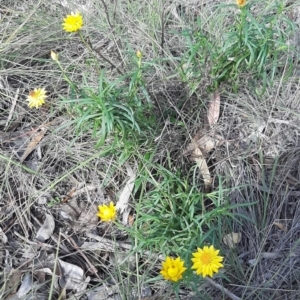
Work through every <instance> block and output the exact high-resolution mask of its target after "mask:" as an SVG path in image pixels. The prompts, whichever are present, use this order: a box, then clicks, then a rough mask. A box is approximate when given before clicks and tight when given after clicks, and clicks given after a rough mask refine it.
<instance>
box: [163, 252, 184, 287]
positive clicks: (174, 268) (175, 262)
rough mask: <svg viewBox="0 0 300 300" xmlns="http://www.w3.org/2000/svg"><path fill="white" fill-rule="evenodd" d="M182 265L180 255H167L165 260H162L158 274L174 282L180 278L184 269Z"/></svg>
mask: <svg viewBox="0 0 300 300" xmlns="http://www.w3.org/2000/svg"><path fill="white" fill-rule="evenodd" d="M183 265H184V261H183V260H181V259H180V257H177V258H176V259H174V258H172V257H170V256H167V258H166V260H165V261H163V262H162V270H161V271H160V274H161V275H162V276H163V277H164V279H166V280H170V281H174V282H176V281H178V280H180V279H181V278H182V274H183V273H184V271H185V270H186V268H185V267H184V266H183Z"/></svg>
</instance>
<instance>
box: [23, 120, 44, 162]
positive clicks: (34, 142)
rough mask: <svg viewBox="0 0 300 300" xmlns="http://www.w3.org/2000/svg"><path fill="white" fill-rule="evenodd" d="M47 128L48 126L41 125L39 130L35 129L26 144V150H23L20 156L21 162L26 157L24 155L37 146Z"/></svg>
mask: <svg viewBox="0 0 300 300" xmlns="http://www.w3.org/2000/svg"><path fill="white" fill-rule="evenodd" d="M47 130H48V127H46V126H43V127H40V129H39V131H37V132H36V133H35V134H33V136H32V139H31V141H30V143H29V144H28V146H27V148H26V150H25V151H24V153H23V155H22V157H21V162H23V161H24V160H25V159H26V157H27V156H28V155H29V154H30V153H31V152H32V151H33V150H34V149H35V148H36V147H37V145H38V144H39V142H40V141H41V140H42V138H43V137H44V135H45V133H46V132H47Z"/></svg>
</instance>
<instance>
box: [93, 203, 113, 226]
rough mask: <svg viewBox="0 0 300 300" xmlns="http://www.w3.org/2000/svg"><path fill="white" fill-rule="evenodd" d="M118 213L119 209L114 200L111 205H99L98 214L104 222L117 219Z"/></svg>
mask: <svg viewBox="0 0 300 300" xmlns="http://www.w3.org/2000/svg"><path fill="white" fill-rule="evenodd" d="M116 215H117V211H116V207H115V205H114V204H113V202H110V203H109V206H108V205H105V204H104V205H99V206H98V214H97V216H98V217H99V218H100V219H101V221H103V222H110V221H114V220H115V219H116Z"/></svg>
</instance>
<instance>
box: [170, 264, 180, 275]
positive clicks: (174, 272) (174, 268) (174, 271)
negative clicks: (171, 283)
mask: <svg viewBox="0 0 300 300" xmlns="http://www.w3.org/2000/svg"><path fill="white" fill-rule="evenodd" d="M177 274H178V270H177V268H176V267H175V266H174V265H172V266H171V267H170V268H168V275H169V276H170V277H171V278H173V277H176V276H177Z"/></svg>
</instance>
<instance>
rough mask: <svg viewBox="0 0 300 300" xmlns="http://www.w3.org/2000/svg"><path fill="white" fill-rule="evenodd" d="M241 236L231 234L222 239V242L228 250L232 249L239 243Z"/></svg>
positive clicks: (236, 233)
mask: <svg viewBox="0 0 300 300" xmlns="http://www.w3.org/2000/svg"><path fill="white" fill-rule="evenodd" d="M241 238H242V235H241V233H240V232H231V233H229V234H226V235H225V236H224V237H223V242H224V244H225V245H226V246H228V247H229V248H234V247H235V244H237V243H239V242H240V241H241Z"/></svg>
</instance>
